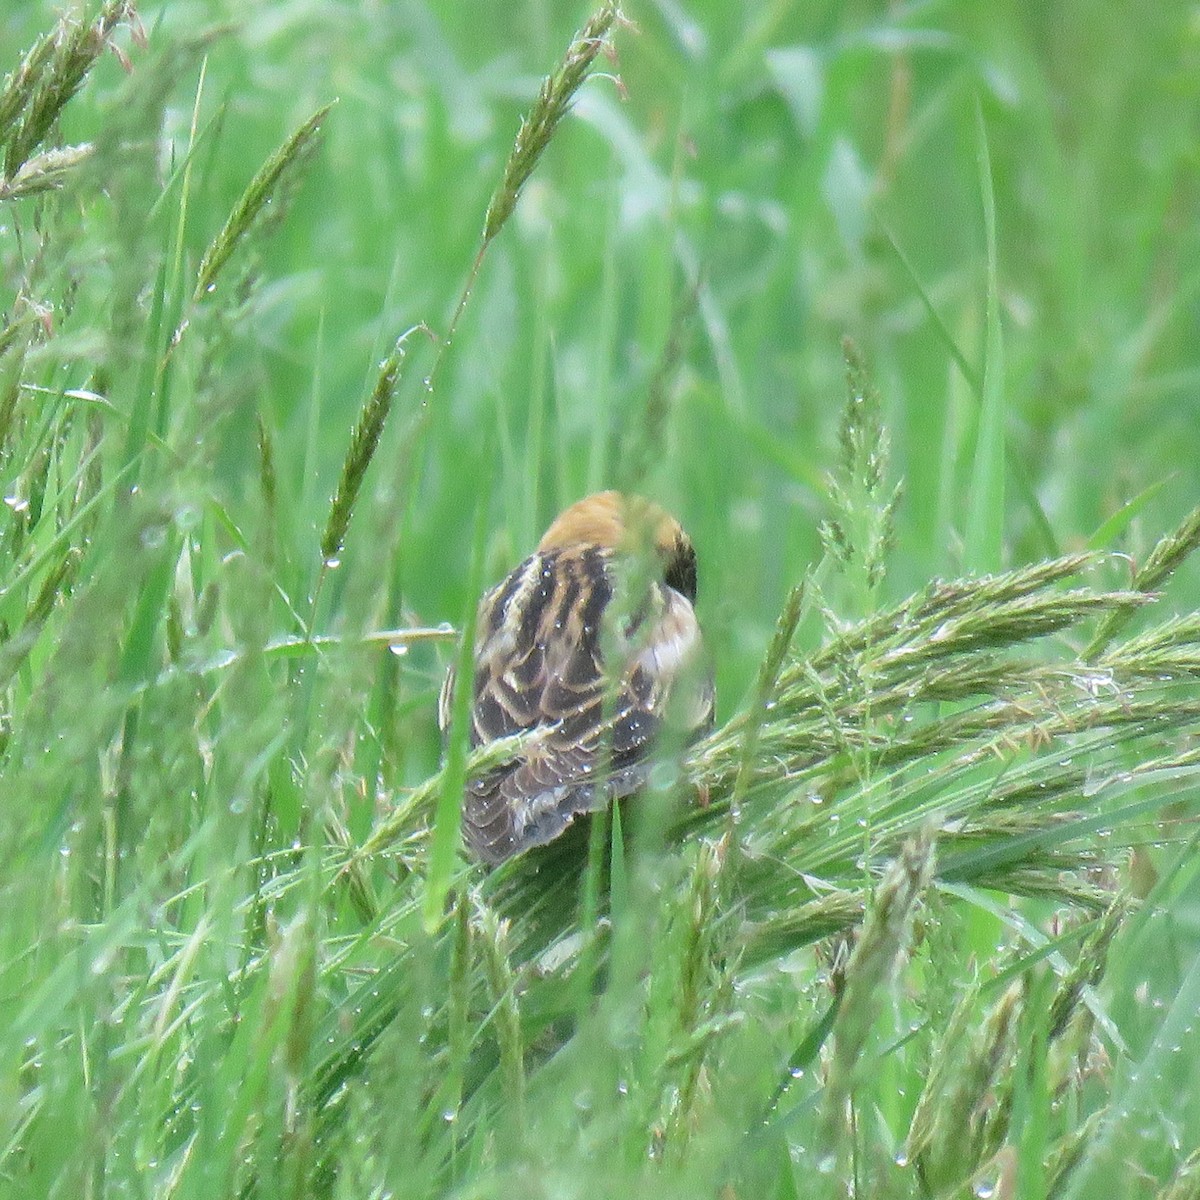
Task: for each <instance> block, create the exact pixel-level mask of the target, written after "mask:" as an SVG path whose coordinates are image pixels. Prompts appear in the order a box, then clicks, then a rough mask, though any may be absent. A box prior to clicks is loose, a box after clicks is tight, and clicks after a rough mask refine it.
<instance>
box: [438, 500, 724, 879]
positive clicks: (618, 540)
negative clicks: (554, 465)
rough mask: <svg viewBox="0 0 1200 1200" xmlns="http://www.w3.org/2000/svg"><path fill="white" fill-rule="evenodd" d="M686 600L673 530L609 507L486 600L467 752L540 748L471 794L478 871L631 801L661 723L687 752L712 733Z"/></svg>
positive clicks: (708, 691) (554, 533)
mask: <svg viewBox="0 0 1200 1200" xmlns="http://www.w3.org/2000/svg"><path fill="white" fill-rule="evenodd" d="M639 550H641V553H640V554H639ZM614 595H616V596H617V597H618V601H617V602H616V603H615V604H614V602H613V601H614ZM695 598H696V552H695V550H694V549H693V548H692V543H691V541H690V540H689V539H688V536H687V534H685V533H684V531H683V529H682V528H681V527H680V525H679V523H678V522H677V521H676V520H675V519H674V518H673V517H671V516H669V515H668V514H667V513H666V512H664V511H663V510H662V509H660V508H658V507H657V506H655V505H652V504H650V503H649V502H647V501H645V500H641V499H638V498H634V497H623V496H621V495H619V494H618V493H617V492H599V493H597V494H596V495H594V496H588V497H587V498H586V499H584V500H580V501H579V502H578V503H576V504H572V505H571V506H570V508H567V509H566V510H564V511H563V512H562V513H561V514H560V515H559V516H558V518H557V519H556V520H555V521H554V522H553V524H551V526H550V528H549V529H547V530H546V533H545V534H544V536H543V537H542V540H541V541H540V542H539V543H538V548H537V550H536V551H535V552H534V553H533V554H532V555H530V556H529V558H527V559H526V560H525V561H524V562H523V563H521V564H520V566H518V567H517V568H516V569H515V570H514V571H513V572H512V573H511V574H510V575H508V577H507V578H505V579H504V580H503V581H502V582H501V583H499V584H497V585H496V586H495V587H494V588H492V589H491V590H490V591H489V592H487V593H485V594H484V596H483V599H482V600H481V601H480V603H479V614H478V619H477V624H476V633H475V685H474V690H473V701H472V707H471V730H470V744H471V746H472V747H476V746H481V745H484V744H486V743H488V742H492V741H495V740H496V739H498V738H503V737H508V736H511V735H512V734H516V733H521V732H523V731H534V732H539V733H540V734H541V735H542V736H540V737H538V738H537V739H536V740H535V741H534V743H533V744H532V745H531V746H530V747H529V748H528V749H527V750H526V751H525V752H523V753H522V754H520V755H519V756H518V757H515V758H513V759H512V760H511V761H509V762H505V763H502V764H501V765H499V766H497V767H493V768H491V769H489V770H487V771H486V772H484V773H483V774H481V775H480V776H478V777H476V778H474V779H471V780H470V781H469V782H468V784H467V788H466V793H465V796H464V800H463V830H464V832H465V834H466V839H467V844H468V845H469V846H470V848H471V850H472V851H473V852H474V853H475V854H476V855H477V856H478V857H479V858H481V859H483V861H484V862H487V863H499V862H502V861H503V860H504V859H506V858H509V857H511V856H512V855H514V854H519V853H520V852H522V851H524V850H527V849H529V848H530V847H531V846H538V845H541V844H543V843H544V842H548V841H550V840H551V839H552V838H555V837H557V836H558V835H559V834H560V833H562V831H563V830H564V829H565V828H566V827H567V825H568V824H570V822H571V821H572V820H573V819H574V818H575V817H576V816H577V815H578V814H580V813H583V812H588V811H592V810H595V809H599V808H603V807H604V806H605V805H606V804H608V803H609V802H610V801H611V800H613V799H615V798H617V797H620V796H627V795H629V794H630V793H631V792H634V791H636V790H637V789H638V788H639V787H640V786H641V785H642V784H643V783H644V782H645V779H646V776H647V774H648V772H649V768H650V764H649V761H648V760H649V756H650V751H651V750H652V748H653V745H654V742H655V740H656V738H657V736H658V734H659V732H660V730H661V728H662V727H663V724H664V721H666V722H669V724H670V726H671V728H672V729H677V730H678V731H679V733H680V734H681V735H682V736H684V737H694V736H696V735H698V734H699V733H701V732H703V731H704V730H705V729H707V728H708V727H709V726H710V725H711V723H712V716H713V698H714V696H713V681H712V673H711V670H710V669H709V668H708V665H707V663H705V662H704V661H703V658H702V652H701V638H700V627H699V625H698V624H697V623H696V614H695V613H694V612H693V610H692V604H693V602H694V600H695ZM677 684H678V685H679V686H678V687H677V686H676V685H677ZM453 687H454V672H453V670H451V671H450V673H449V674H447V676H446V682H445V684H444V685H443V687H442V694H441V698H440V701H439V704H438V718H439V723H440V725H441V727H442V729H443V731H445V730H447V729H448V727H449V723H450V698H451V695H452V692H453ZM668 709H669V711H670V715H669V717H668V715H667V714H668Z"/></svg>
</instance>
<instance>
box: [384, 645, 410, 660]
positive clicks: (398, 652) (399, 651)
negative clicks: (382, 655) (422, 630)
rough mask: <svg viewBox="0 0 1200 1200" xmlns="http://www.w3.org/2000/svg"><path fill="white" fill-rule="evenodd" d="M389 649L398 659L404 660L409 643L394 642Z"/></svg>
mask: <svg viewBox="0 0 1200 1200" xmlns="http://www.w3.org/2000/svg"><path fill="white" fill-rule="evenodd" d="M388 649H389V650H390V651H391V652H392V653H393V654H394V655H395V656H396V657H397V658H403V657H404V656H405V655H406V654H407V653H408V643H407V642H393V643H392V644H391V645H390V646H389V647H388Z"/></svg>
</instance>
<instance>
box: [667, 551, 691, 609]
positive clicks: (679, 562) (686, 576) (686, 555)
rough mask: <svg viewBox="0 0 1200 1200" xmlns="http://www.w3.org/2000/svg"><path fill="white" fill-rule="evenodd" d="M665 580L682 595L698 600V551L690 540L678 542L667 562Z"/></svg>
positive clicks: (668, 585)
mask: <svg viewBox="0 0 1200 1200" xmlns="http://www.w3.org/2000/svg"><path fill="white" fill-rule="evenodd" d="M663 582H664V583H665V584H666V585H667V587H670V588H674V589H675V590H676V591H677V592H678V593H679V594H680V595H681V596H685V597H687V599H688V600H690V601H691V602H692V603H693V604H695V602H696V551H695V550H694V549H693V548H692V545H691V543H690V542H676V543H675V553H674V554H673V555H672V556H671V561H670V562H669V563H667V570H666V574H665V575H664V576H663Z"/></svg>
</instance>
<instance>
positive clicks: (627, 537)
mask: <svg viewBox="0 0 1200 1200" xmlns="http://www.w3.org/2000/svg"><path fill="white" fill-rule="evenodd" d="M568 546H600V547H601V548H604V549H610V550H616V551H619V552H624V553H629V554H634V555H636V554H644V553H646V552H648V551H650V550H653V552H654V553H655V554H656V555H657V556H658V558H659V560H660V562H661V563H662V569H663V573H662V578H663V582H664V583H666V585H667V586H668V587H671V588H674V589H675V590H676V591H677V592H679V593H680V594H681V595H683V596H686V597H687V598H688V600H690V601H693V602H694V601H695V599H696V551H695V549H694V548H693V546H692V542H691V539H690V538H689V537H688V535H687V534H686V533H684V531H683V527H682V526H681V525H680V524H679V522H678V521H676V520H675V518H674V517H673V516H671V514H670V513H668V512H667V511H666V510H665V509H663V508H660V507H659V506H658V505H657V504H654V503H653V502H652V501H650V500H646V499H644V498H642V497H641V496H623V495H622V494H621V493H620V492H611V491H610V492H596V493H595V494H594V495H592V496H586V497H584V499H582V500H577V501H576V502H575V503H574V504H572V505H571V506H570V507H569V508H566V509H564V510H563V511H562V512H561V513H559V515H558V516H557V517H556V518H555V520H554V522H553V523H552V524H551V526H550V528H549V529H547V530H546V532H545V533H544V534H543V535H542V540H541V541H540V542H539V543H538V550H539V552H542V553H545V552H546V551H550V550H563V549H566V548H567V547H568Z"/></svg>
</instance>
